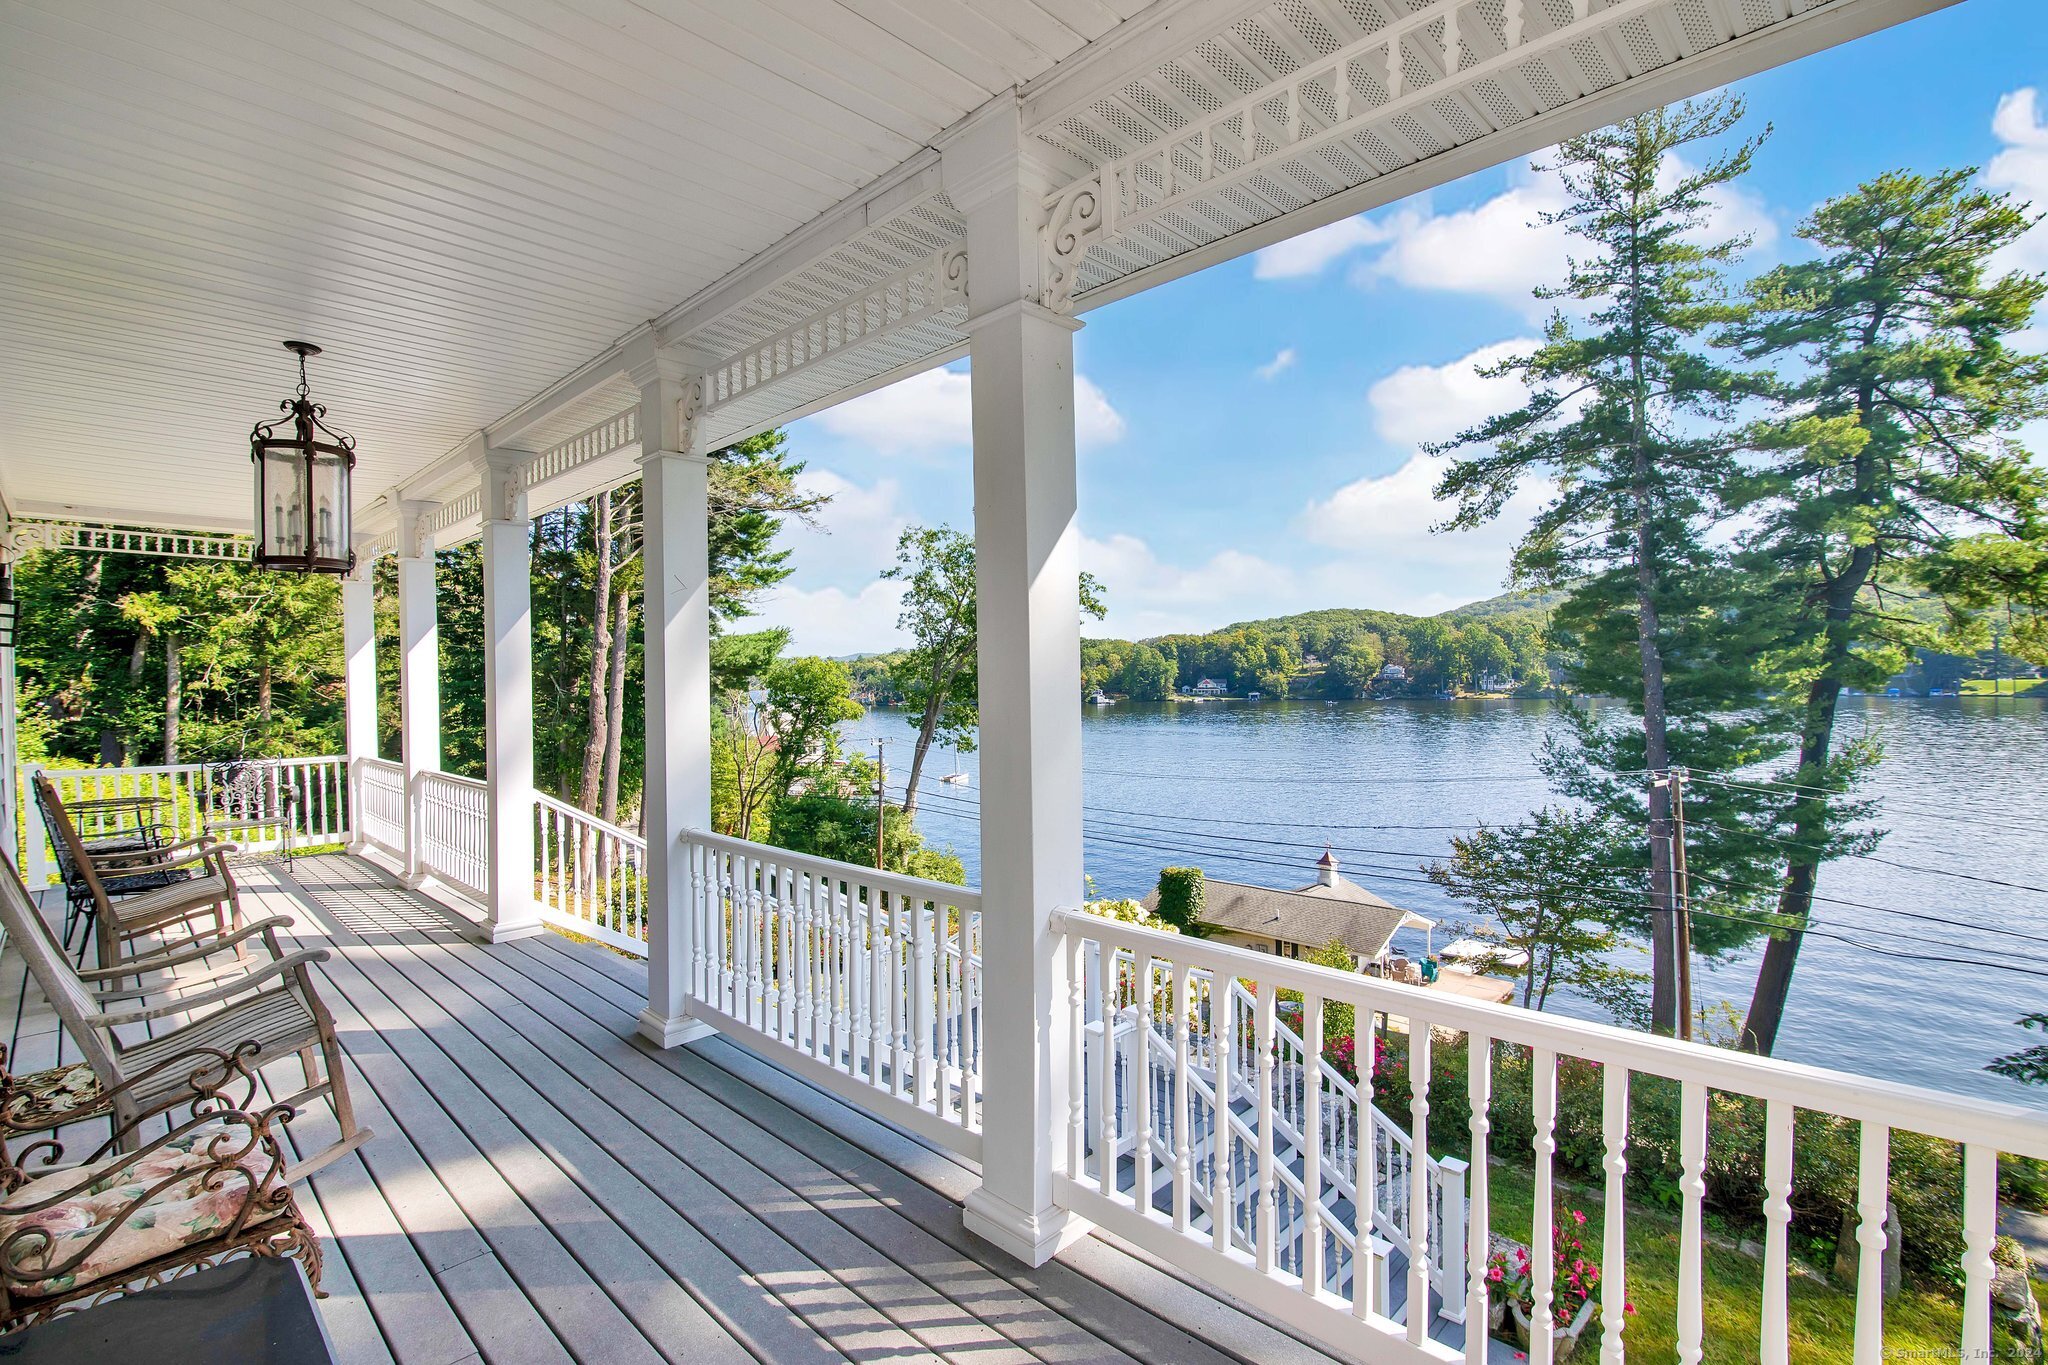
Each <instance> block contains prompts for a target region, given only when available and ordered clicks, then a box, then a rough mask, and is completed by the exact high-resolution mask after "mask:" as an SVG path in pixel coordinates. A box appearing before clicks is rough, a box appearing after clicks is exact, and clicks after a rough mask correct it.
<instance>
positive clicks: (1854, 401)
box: [1726, 169, 2048, 1053]
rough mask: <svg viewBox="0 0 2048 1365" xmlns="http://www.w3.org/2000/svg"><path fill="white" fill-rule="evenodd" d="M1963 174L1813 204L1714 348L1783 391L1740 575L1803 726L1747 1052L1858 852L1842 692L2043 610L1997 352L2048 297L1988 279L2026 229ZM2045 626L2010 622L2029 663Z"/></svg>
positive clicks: (2013, 390) (2014, 279)
mask: <svg viewBox="0 0 2048 1365" xmlns="http://www.w3.org/2000/svg"><path fill="white" fill-rule="evenodd" d="M1974 175H1975V172H1974V170H1969V169H1964V170H1951V171H1945V172H1942V173H1940V174H1936V175H1917V174H1912V173H1910V172H1905V171H1895V172H1892V173H1890V174H1886V175H1881V176H1878V177H1877V178H1876V179H1874V180H1872V181H1870V182H1869V183H1867V184H1865V185H1862V186H1860V187H1859V188H1858V189H1856V190H1855V191H1853V192H1851V193H1849V194H1845V195H1843V196H1841V197H1840V198H1837V199H1834V200H1831V201H1830V202H1828V203H1826V204H1824V205H1822V206H1821V207H1820V208H1819V209H1817V210H1816V211H1815V212H1814V213H1813V215H1812V216H1811V217H1810V218H1808V219H1807V220H1806V222H1805V223H1803V224H1802V225H1801V226H1800V229H1799V235H1800V237H1801V238H1803V239H1804V240H1805V241H1807V242H1809V243H1811V244H1812V245H1813V246H1814V247H1815V248H1817V249H1818V251H1819V253H1820V254H1819V256H1818V257H1817V258H1816V259H1814V260H1810V261H1803V262H1800V263H1797V264H1793V265H1785V266H1780V267H1778V268H1777V269H1775V270H1772V271H1770V272H1768V273H1767V274H1765V275H1763V276H1761V277H1759V278H1758V279H1757V280H1756V281H1755V282H1754V283H1753V284H1752V286H1751V292H1752V295H1753V297H1754V299H1755V302H1756V310H1755V312H1754V314H1753V315H1752V316H1750V317H1749V318H1747V319H1745V320H1743V321H1741V322H1740V323H1738V324H1737V325H1735V326H1734V327H1732V328H1730V329H1729V330H1728V333H1727V336H1726V340H1727V341H1729V342H1730V343H1731V344H1734V345H1736V346H1739V347H1740V348H1741V351H1742V353H1743V354H1744V355H1745V356H1746V357H1748V358H1750V359H1752V360H1768V361H1771V362H1774V363H1775V364H1776V366H1777V367H1778V369H1779V372H1781V373H1783V374H1785V375H1786V376H1788V377H1786V378H1785V379H1783V380H1782V381H1781V382H1778V383H1775V384H1773V385H1772V387H1771V390H1770V397H1771V399H1772V400H1773V401H1774V407H1775V411H1774V412H1773V413H1772V415H1771V416H1770V417H1769V418H1768V419H1766V420H1765V421H1763V422H1762V423H1760V424H1759V425H1758V427H1757V429H1756V433H1755V435H1756V441H1757V444H1758V446H1759V447H1760V448H1761V450H1762V451H1763V452H1764V454H1765V455H1766V456H1767V457H1768V462H1767V463H1766V465H1765V466H1764V467H1763V468H1762V469H1761V470H1759V471H1758V472H1757V473H1756V474H1755V476H1754V477H1752V478H1748V479H1746V480H1744V481H1743V482H1742V484H1741V485H1740V487H1739V489H1738V490H1737V491H1738V497H1737V500H1736V501H1737V505H1738V506H1742V507H1746V508H1747V509H1748V510H1749V511H1750V512H1751V513H1752V515H1753V516H1754V517H1755V518H1756V519H1757V521H1756V529H1755V531H1754V532H1753V533H1752V534H1751V535H1750V536H1749V537H1748V538H1747V550H1748V555H1747V557H1746V562H1745V568H1746V569H1747V570H1748V571H1749V572H1750V573H1751V574H1753V575H1755V576H1757V577H1758V578H1760V579H1768V580H1769V581H1771V582H1773V583H1775V584H1777V585H1780V586H1781V587H1782V591H1779V592H1777V593H1775V594H1774V595H1775V596H1776V598H1777V599H1778V600H1779V601H1781V602H1783V603H1785V604H1786V606H1787V608H1788V609H1787V611H1786V612H1785V616H1784V622H1783V626H1784V628H1783V632H1782V635H1781V638H1780V639H1778V640H1777V641H1776V642H1775V644H1774V652H1775V654H1776V658H1777V665H1778V667H1779V668H1780V669H1781V670H1782V671H1783V674H1784V686H1785V688H1786V690H1787V691H1788V692H1789V693H1790V695H1791V697H1792V699H1793V700H1794V702H1795V704H1796V705H1797V707H1798V709H1799V717H1800V724H1799V748H1798V755H1797V765H1796V766H1795V767H1794V768H1793V770H1792V772H1791V774H1790V780H1789V783H1788V784H1787V786H1786V788H1785V791H1786V792H1787V802H1788V805H1789V807H1790V809H1789V812H1788V817H1789V821H1788V822H1789V827H1790V829H1789V834H1788V845H1787V846H1788V847H1789V850H1790V852H1789V855H1788V856H1787V857H1786V858H1785V860H1784V877H1783V882H1782V889H1781V890H1780V892H1779V894H1778V898H1777V910H1778V912H1779V913H1780V914H1781V915H1782V916H1783V917H1784V919H1785V921H1786V923H1787V925H1788V926H1789V927H1788V928H1787V929H1786V930H1785V931H1783V932H1782V933H1780V934H1777V935H1775V936H1773V937H1772V938H1771V939H1770V941H1769V942H1768V943H1767V944H1766V945H1765V949H1764V958H1763V963H1762V966H1761V968H1760V970H1759V972H1758V976H1757V984H1756V991H1755V995H1754V996H1753V998H1752V1000H1751V1002H1750V1007H1749V1014H1748V1018H1747V1021H1746V1022H1745V1025H1744V1028H1743V1045H1744V1046H1745V1047H1747V1048H1749V1049H1751V1050H1753V1051H1757V1052H1762V1053H1769V1052H1770V1051H1771V1050H1772V1048H1773V1046H1774V1045H1775V1043H1776V1041H1777V1035H1778V1026H1779V1021H1780V1019H1781V1018H1782V1017H1783V1013H1784V1008H1785V1000H1786V996H1787V994H1788V992H1789V990H1790V988H1791V983H1792V973H1793V968H1794V966H1795V965H1796V963H1797V961H1798V957H1799V948H1800V941H1801V938H1802V930H1803V927H1804V926H1805V925H1806V923H1807V919H1808V916H1809V914H1810V913H1811V911H1812V908H1813V898H1814V891H1815V886H1816V883H1817V881H1818V879H1819V872H1820V867H1821V864H1822V863H1823V862H1824V861H1825V860H1827V859H1828V858H1830V857H1833V856H1836V855H1839V854H1841V853H1843V852H1848V851H1856V850H1859V849H1861V848H1863V847H1865V846H1866V845H1867V844H1868V843H1869V842H1872V840H1871V839H1870V837H1869V836H1868V835H1864V834H1858V833H1856V832H1855V831H1854V830H1853V829H1852V828H1851V826H1852V825H1853V823H1854V821H1855V817H1856V816H1857V815H1859V814H1860V813H1862V810H1863V807H1862V806H1860V805H1859V804H1858V803H1856V802H1854V801H1853V800H1851V799H1849V798H1848V797H1847V796H1846V793H1847V792H1849V791H1850V789H1851V788H1852V787H1853V785H1854V781H1855V778H1856V775H1857V774H1858V773H1859V772H1860V771H1861V770H1863V769H1864V768H1865V767H1867V766H1868V764H1869V763H1871V762H1873V761H1874V760H1875V757H1876V754H1875V750H1874V749H1873V748H1871V747H1870V746H1868V745H1843V744H1840V743H1839V742H1838V741H1837V737H1836V711H1837V699H1838V698H1839V697H1840V696H1841V694H1842V690H1843V689H1844V688H1848V687H1856V688H1873V687H1877V686H1881V685H1882V684H1883V682H1884V680H1885V679H1886V678H1888V677H1890V676H1891V675H1892V674H1894V673H1898V672H1901V671H1903V670H1904V669H1905V667H1906V666H1907V665H1908V664H1909V663H1910V662H1911V660H1912V657H1913V653H1912V651H1913V650H1914V649H1915V648H1916V647H1927V646H1932V645H1936V644H1941V643H1946V641H1945V640H1944V639H1943V636H1944V634H1955V633H1958V632H1960V633H1962V634H1964V635H1968V634H1969V633H1970V632H1971V631H1972V630H1973V629H1974V630H1975V631H1976V633H1978V634H1979V635H1981V627H1979V626H1975V625H1974V621H1973V617H1974V614H1975V613H1977V612H1979V611H1981V610H1982V609H1984V608H1987V607H1993V606H2003V605H2005V604H2008V603H2011V602H2015V601H2017V602H2020V603H2023V604H2025V605H2026V606H2028V607H2030V608H2034V609H2035V611H2036V612H2037V611H2038V609H2039V608H2041V607H2042V606H2044V605H2048V517H2044V514H2043V511H2044V499H2048V478H2044V475H2043V473H2042V471H2041V470H2040V468H2039V467H2038V466H2036V465H2035V464H2034V463H2033V462H2032V461H2031V460H2030V459H2029V457H2028V454H2027V452H2026V451H2025V450H2023V449H2021V448H2020V446H2019V445H2018V443H2017V440H2016V433H2017V430H2018V428H2019V426H2020V425H2021V424H2022V423H2023V422H2026V421H2029V420H2031V419H2033V418H2035V417H2038V416H2040V415H2042V413H2043V412H2044V411H2048V362H2044V360H2043V358H2042V357H2040V356H2037V355H2028V354H2023V353H2021V352H2019V351H2016V350H2015V349H2014V348H2013V345H2012V342H2013V338H2014V336H2015V334H2016V333H2018V332H2019V331H2020V330H2021V329H2023V328H2025V327H2026V326H2027V325H2028V322H2029V320H2030V319H2031V317H2032V316H2033V313H2034V310H2035V308H2036V307H2037V306H2038V305H2039V304H2040V302H2041V299H2042V297H2043V295H2044V292H2048V283H2044V281H2043V279H2042V278H2041V277H2039V276H2030V275H2024V274H2018V273H2014V274H2005V275H1999V274H1997V273H1995V272H1994V271H1993V269H1992V266H1991V261H1992V257H1993V256H1994V254H1995V253H1996V252H1998V251H1999V250H2000V249H2001V248H2002V247H2004V246H2006V245H2007V244H2009V243H2010V242H2012V241H2013V240H2014V239H2015V238H2017V237H2018V236H2019V235H2020V234H2021V233H2023V232H2025V231H2026V230H2027V228H2028V227H2029V226H2031V224H2032V222H2033V221H2034V219H2033V217H2032V215H2030V214H2029V213H2028V212H2027V211H2026V209H2025V208H2023V207H2021V206H2019V205H2016V204H2014V203H2012V202H2011V201H2010V200H2009V199H2007V198H2006V197H2005V196H2003V195H1996V194H1990V193H1987V192H1984V191H1982V190H1977V189H1972V188H1971V180H1972V179H1973V177H1974ZM1910 589H1918V590H1920V591H1926V592H1932V593H1934V594H1935V595H1936V596H1937V597H1938V598H1939V599H1940V601H1941V602H1942V603H1943V604H1944V606H1946V607H1947V608H1948V623H1947V624H1948V627H1949V629H1948V631H1947V632H1944V631H1943V630H1942V629H1941V628H1940V627H1939V626H1935V625H1930V624H1927V623H1925V622H1924V621H1922V620H1920V619H1917V618H1916V617H1914V616H1913V615H1911V614H1909V613H1907V612H1905V611H1902V610H1900V609H1899V597H1898V595H1899V593H1900V592H1901V590H1910ZM2042 622H2043V618H2042V617H2040V616H2039V615H2037V614H2035V612H2027V613H2022V614H2020V615H2018V616H2017V617H2015V619H2014V635H2015V638H2017V639H2019V640H2020V641H2022V647H2023V648H2025V647H2028V646H2031V652H2033V653H2034V654H2035V656H2036V657H2039V656H2040V654H2041V652H2042V650H2043V647H2044V646H2048V638H2044V635H2043V625H2042Z"/></svg>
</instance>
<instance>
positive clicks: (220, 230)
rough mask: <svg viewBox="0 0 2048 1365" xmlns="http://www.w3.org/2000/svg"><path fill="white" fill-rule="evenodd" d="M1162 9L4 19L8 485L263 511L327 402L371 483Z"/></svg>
mask: <svg viewBox="0 0 2048 1365" xmlns="http://www.w3.org/2000/svg"><path fill="white" fill-rule="evenodd" d="M1143 4H1144V0H964V2H963V0H655V2H654V3H644V2H643V3H628V2H627V0H5V3H0V493H4V495H5V496H6V498H7V500H8V504H9V506H10V508H11V509H12V510H13V511H14V512H15V513H17V514H24V515H57V514H66V513H70V514H84V515H98V516H103V517H107V518H109V519H117V520H118V519H129V520H136V519H140V520H147V521H150V522H154V523H159V524H175V525H188V526H218V527H223V528H229V527H238V526H246V522H247V510H246V506H245V503H246V499H247V486H248V473H247V470H248V466H247V444H246V442H247V436H248V428H249V426H250V424H251V423H252V422H254V421H255V420H256V419H257V418H258V417H260V416H265V415H268V414H269V413H271V412H273V411H274V410H275V405H276V403H277V401H278V399H279V398H281V397H283V396H284V394H285V392H286V391H287V389H288V388H289V379H290V362H291V357H290V356H289V355H287V354H286V353H285V352H284V351H282V350H281V349H279V347H278V342H279V341H280V340H282V339H284V338H286V337H305V338H307V339H309V340H314V341H317V342H319V343H320V344H321V345H322V346H324V347H326V348H327V352H328V353H327V355H326V356H324V357H322V358H321V359H319V360H318V361H316V362H315V363H314V371H313V381H314V391H315V394H316V396H317V397H319V398H321V399H323V400H325V401H326V402H328V404H329V405H330V407H331V409H332V412H333V414H334V417H335V419H336V420H337V421H338V422H339V423H340V424H341V425H342V426H343V427H344V428H346V429H348V430H350V431H352V432H353V433H354V434H355V435H356V437H357V438H358V441H359V443H360V449H361V452H362V464H361V466H360V473H359V475H358V481H357V488H358V490H359V498H362V497H365V496H367V495H373V494H375V493H376V492H378V491H381V490H383V489H384V488H387V487H389V486H391V485H393V484H396V483H398V482H399V481H400V480H402V479H404V478H406V477H408V476H410V475H411V474H413V473H414V472H415V471H416V470H418V469H420V468H422V467H423V466H425V465H427V464H429V463H430V462H432V461H433V460H435V459H436V458H437V457H440V456H442V455H444V454H445V453H446V452H447V451H449V450H450V449H451V448H452V447H454V446H455V445H457V444H458V443H459V442H461V441H462V440H463V438H464V437H465V436H467V435H468V434H469V433H471V432H474V431H476V430H478V429H480V428H482V427H484V426H485V425H486V424H488V423H490V422H492V421H494V420H496V419H498V418H500V417H502V416H503V415H505V414H506V413H507V412H509V411H511V410H513V409H514V408H516V407H517V406H518V405H519V404H521V403H523V402H524V401H526V400H527V399H529V398H531V397H532V396H533V395H534V394H536V393H538V392H540V391H541V390H543V389H544V388H546V387H547V386H549V385H550V384H552V383H554V382H555V381H556V380H558V379H560V378H561V377H562V376H564V375H565V374H568V373H569V372H570V371H572V370H574V369H575V368H576V367H577V366H578V365H580V364H581V363H583V362H584V361H585V360H587V359H588V358H589V357H590V356H592V355H593V354H596V353H597V352H599V351H602V350H603V349H604V348H606V347H607V346H609V345H610V344H611V343H612V342H613V341H615V340H616V339H617V338H618V337H619V336H620V335H621V334H622V333H624V332H626V331H627V330H628V329H630V328H632V327H633V326H635V325H636V324H638V323H641V322H643V321H645V320H646V319H648V318H650V317H653V316H656V315H658V314H660V313H662V312H663V311H664V310H666V309H668V308H670V307H672V306H674V305H675V304H676V303H678V302H679V301H681V300H683V299H686V298H689V297H691V296H693V295H695V294H697V293H699V292H700V291H702V290H704V289H705V288H707V287H708V286H710V285H712V284H714V283H715V282H717V281H718V280H720V279H721V278H723V277H725V276H726V275H727V274H729V273H730V272H732V271H733V270H735V269H736V268H738V267H740V266H742V265H744V264H745V263H746V262H748V261H749V260H751V259H752V258H754V257H755V256H757V255H758V254H759V253H761V252H762V251H764V250H765V249H767V248H768V247H770V246H772V245H773V244H774V243H776V242H777V241H778V240H780V239H782V238H783V237H785V236H786V235H788V234H789V233H791V232H792V231H794V230H796V229H798V228H800V227H802V226H803V225H804V224H805V223H807V222H809V221H810V220H812V219H814V218H816V217H817V216H818V215H820V214H821V213H823V212H825V211H826V210H827V209H829V208H831V207H832V206H833V205H835V204H838V203H839V202H840V201H842V200H844V199H846V198H848V197H849V196H851V195H854V194H856V192H858V191H862V190H863V189H865V188H866V187H869V186H871V185H873V184H874V183H875V182H876V181H877V180H878V179H880V178H882V177H885V176H887V175H888V174H889V173H890V172H891V171H892V170H894V169H895V168H896V167H898V166H899V165H900V164H901V163H902V162H903V161H904V160H905V159H906V158H907V157H910V156H911V155H912V154H913V153H915V152H917V151H918V150H919V149H920V148H922V147H924V146H925V145H927V144H928V143H929V142H930V141H931V140H932V138H933V137H934V136H935V135H936V134H937V133H939V132H940V131H941V130H942V129H944V128H946V127H947V126H948V125H950V124H952V123H954V122H956V121H958V120H959V119H960V118H961V117H963V116H964V115H965V114H967V113H968V112H970V111H972V110H973V109H975V108H976V107H978V106H979V105H981V104H982V103H984V102H985V101H986V100H987V99H988V98H989V97H990V96H991V95H992V94H994V93H995V92H997V91H999V90H1004V89H1008V88H1009V87H1011V86H1013V85H1016V84H1019V83H1021V82H1024V81H1027V80H1029V79H1031V78H1032V77H1034V76H1037V75H1039V74H1040V73H1042V72H1044V71H1046V70H1048V69H1049V68H1051V67H1052V66H1053V64H1054V63H1055V62H1057V61H1058V60H1059V59H1061V58H1063V57H1066V56H1069V55H1070V54H1072V53H1074V52H1076V51H1077V50H1079V49H1080V48H1081V47H1082V46H1083V45H1084V44H1086V43H1087V42H1088V41H1089V40H1090V39H1094V38H1099V37H1101V36H1103V35H1104V34H1106V33H1109V32H1110V31H1111V30H1113V29H1114V28H1115V27H1116V26H1117V25H1118V24H1119V23H1120V22H1121V21H1122V20H1123V19H1125V18H1127V17H1128V16H1129V15H1130V14H1131V13H1133V12H1135V11H1136V10H1138V9H1140V8H1142V7H1143Z"/></svg>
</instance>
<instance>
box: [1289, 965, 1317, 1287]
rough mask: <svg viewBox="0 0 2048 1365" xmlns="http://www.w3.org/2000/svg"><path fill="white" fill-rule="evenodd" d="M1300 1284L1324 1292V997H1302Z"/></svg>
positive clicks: (1297, 1126) (1310, 995)
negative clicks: (1322, 1065)
mask: <svg viewBox="0 0 2048 1365" xmlns="http://www.w3.org/2000/svg"><path fill="white" fill-rule="evenodd" d="M1301 1056H1302V1067H1301V1121H1300V1122H1299V1123H1298V1124H1297V1125H1296V1128H1295V1131H1297V1132H1299V1133H1300V1134H1301V1189H1302V1196H1303V1197H1302V1210H1301V1215H1302V1221H1301V1287H1302V1289H1303V1290H1304V1291H1306V1292H1307V1293H1308V1295H1309V1296H1310V1297H1311V1298H1313V1297H1316V1296H1318V1295H1320V1294H1321V1293H1322V1292H1323V1278H1324V1276H1323V1071H1322V1067H1321V1066H1319V1065H1318V1063H1320V1062H1321V1061H1322V1057H1323V997H1322V996H1320V995H1316V994H1313V993H1304V994H1303V995H1302V998H1301Z"/></svg>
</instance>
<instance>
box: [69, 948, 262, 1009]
mask: <svg viewBox="0 0 2048 1365" xmlns="http://www.w3.org/2000/svg"><path fill="white" fill-rule="evenodd" d="M263 965H264V964H262V963H254V962H249V961H247V960H245V959H243V958H234V959H232V960H230V961H227V962H223V963H221V964H220V965H218V966H215V967H208V968H207V969H206V970H205V971H203V972H195V973H190V974H187V975H185V976H180V977H176V978H174V979H172V980H170V981H159V982H157V983H156V984H155V985H151V986H123V987H121V988H120V989H118V990H103V991H96V992H94V999H96V1000H97V1001H98V1002H99V1003H100V1004H101V1005H102V1006H104V1007H107V1008H112V1007H113V1005H114V1003H115V1002H117V1001H122V1000H162V1001H163V1002H164V1003H165V1004H168V1005H181V1004H183V1003H184V1002H185V1001H186V1000H189V999H192V998H194V997H191V996H183V995H176V994H173V992H176V991H188V990H191V989H192V988H193V987H195V986H204V985H206V984H208V983H209V982H214V981H223V980H226V979H228V978H230V977H235V976H240V977H242V978H244V979H246V978H248V977H250V976H252V975H254V974H255V973H256V972H258V971H260V970H261V969H262V967H263Z"/></svg>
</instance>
